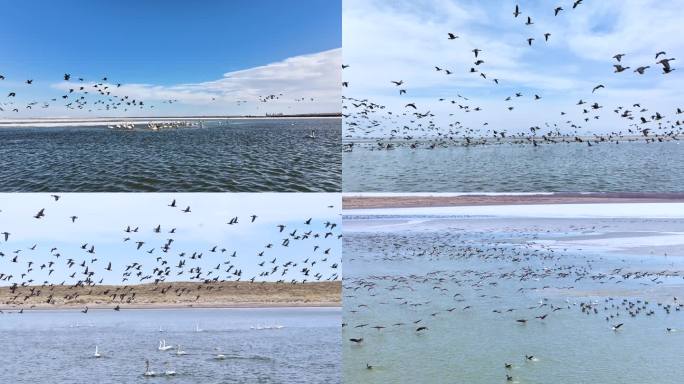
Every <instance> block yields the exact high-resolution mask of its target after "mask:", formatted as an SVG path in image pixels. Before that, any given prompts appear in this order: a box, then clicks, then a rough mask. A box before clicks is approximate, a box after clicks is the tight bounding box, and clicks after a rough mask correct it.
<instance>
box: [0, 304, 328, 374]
mask: <svg viewBox="0 0 684 384" xmlns="http://www.w3.org/2000/svg"><path fill="white" fill-rule="evenodd" d="M339 324H340V310H339V309H325V308H292V309H287V308H283V309H169V310H122V311H121V312H114V311H112V310H92V309H91V310H90V311H89V312H88V313H87V314H85V315H84V314H82V313H80V312H79V311H26V312H24V313H23V314H4V315H3V314H0V340H2V348H0V360H1V361H2V364H1V365H0V381H1V382H3V383H84V384H85V383H87V384H92V383H152V382H161V383H339V382H341V378H340V370H341V362H340V358H341V356H340V355H341V353H340V331H339ZM257 325H262V326H273V325H282V326H284V328H282V329H272V330H251V329H250V327H251V326H257ZM160 327H161V329H162V330H164V332H159V329H160ZM197 327H199V329H200V330H201V332H196V328H197ZM162 338H163V339H165V340H166V343H167V345H169V344H173V345H176V344H181V346H182V350H184V351H185V352H187V355H183V356H177V355H176V354H175V351H176V349H175V348H174V349H172V350H169V351H164V352H162V351H158V350H157V347H158V346H159V340H160V339H162ZM96 345H97V346H98V350H99V352H100V353H101V354H102V356H103V357H101V358H94V357H93V354H94V352H95V346H96ZM216 348H219V349H218V350H217V349H216ZM219 352H220V353H222V354H224V355H225V356H226V359H225V360H215V359H214V358H213V357H214V356H216V354H218V353H219ZM145 359H149V361H150V367H151V369H152V370H154V371H156V372H163V371H165V370H166V369H170V370H175V371H176V372H177V375H176V376H173V377H165V376H160V377H153V378H146V377H143V375H142V374H143V372H144V371H145ZM165 362H168V365H165Z"/></svg>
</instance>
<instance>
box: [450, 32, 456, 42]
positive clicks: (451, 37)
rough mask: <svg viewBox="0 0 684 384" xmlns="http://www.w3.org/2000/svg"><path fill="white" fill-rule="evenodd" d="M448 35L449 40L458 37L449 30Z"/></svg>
mask: <svg viewBox="0 0 684 384" xmlns="http://www.w3.org/2000/svg"><path fill="white" fill-rule="evenodd" d="M448 35H449V40H454V39H458V36H456V35H454V34H453V33H451V32H449V33H448Z"/></svg>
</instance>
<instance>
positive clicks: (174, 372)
mask: <svg viewBox="0 0 684 384" xmlns="http://www.w3.org/2000/svg"><path fill="white" fill-rule="evenodd" d="M164 367H166V369H165V370H164V374H165V375H166V376H173V375H175V374H176V371H174V370H172V369H169V362H168V361H167V362H165V363H164Z"/></svg>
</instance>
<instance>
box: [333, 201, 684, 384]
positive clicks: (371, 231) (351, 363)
mask: <svg viewBox="0 0 684 384" xmlns="http://www.w3.org/2000/svg"><path fill="white" fill-rule="evenodd" d="M344 226H345V237H344V247H345V248H344V249H345V252H344V265H345V280H344V291H343V292H344V293H343V294H344V319H343V321H344V324H345V326H344V328H343V360H344V368H343V369H344V378H345V382H348V383H360V382H363V383H418V382H421V383H472V384H478V383H483V384H484V383H497V382H501V383H504V382H507V379H506V375H510V376H511V377H512V382H514V383H539V384H542V383H550V382H553V383H559V384H575V383H634V384H637V383H646V382H653V383H663V384H668V383H672V384H674V383H679V382H681V378H682V377H683V376H684V368H682V365H681V364H680V360H681V358H682V353H683V351H684V349H683V347H682V346H683V345H684V308H682V307H681V305H682V302H681V297H682V296H684V220H682V219H632V218H624V219H574V218H543V219H542V218H524V219H522V218H515V219H509V218H491V217H475V216H471V217H458V218H456V217H442V218H427V217H417V218H416V217H411V216H408V215H407V216H405V217H403V218H401V219H399V218H396V217H395V218H391V219H385V218H382V217H370V216H366V217H354V216H353V215H351V216H350V217H347V219H346V220H345V223H344ZM663 239H667V241H663ZM677 298H679V301H678V299H677ZM630 305H633V307H630ZM677 308H678V309H677ZM583 309H584V310H583ZM668 311H669V312H668ZM630 312H632V313H633V316H632V315H630ZM544 315H546V317H545V318H544V319H539V318H536V317H537V316H544ZM522 319H524V320H527V323H520V322H517V320H522ZM619 323H624V325H623V326H622V327H621V328H620V330H619V331H613V330H612V326H613V325H617V324H619ZM376 326H378V327H384V328H379V329H376V328H373V327H376ZM422 326H425V327H427V329H426V330H422V331H417V329H418V327H422ZM667 328H672V329H677V331H672V332H668V331H667ZM350 338H363V341H362V342H361V343H360V344H357V343H354V342H351V341H349V339H350ZM526 355H530V356H534V358H533V359H532V360H528V359H526V357H525V356H526ZM505 363H510V364H512V368H511V369H506V368H505V367H504V364H505ZM367 364H368V365H371V366H372V369H367Z"/></svg>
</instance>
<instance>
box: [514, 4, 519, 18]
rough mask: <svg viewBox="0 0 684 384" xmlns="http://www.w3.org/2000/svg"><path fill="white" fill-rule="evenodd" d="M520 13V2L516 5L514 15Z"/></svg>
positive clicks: (516, 15)
mask: <svg viewBox="0 0 684 384" xmlns="http://www.w3.org/2000/svg"><path fill="white" fill-rule="evenodd" d="M518 15H520V8H519V7H518V4H516V5H515V11H513V16H514V17H518Z"/></svg>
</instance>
